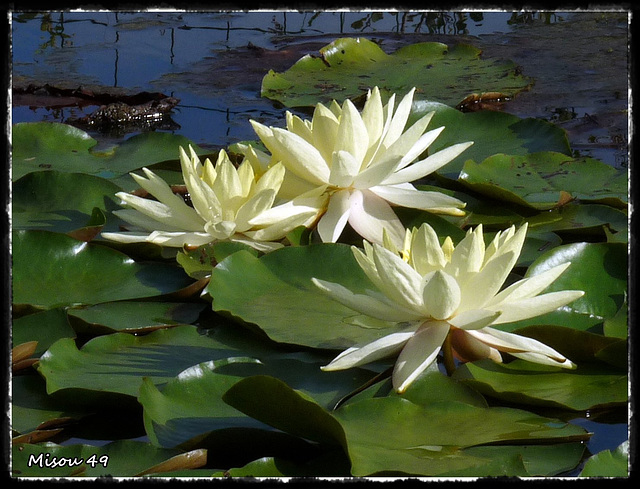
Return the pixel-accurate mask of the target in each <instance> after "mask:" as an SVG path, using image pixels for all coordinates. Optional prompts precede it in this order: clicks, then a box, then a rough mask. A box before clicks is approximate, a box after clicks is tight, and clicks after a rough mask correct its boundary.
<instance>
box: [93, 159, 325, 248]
mask: <svg viewBox="0 0 640 489" xmlns="http://www.w3.org/2000/svg"><path fill="white" fill-rule="evenodd" d="M189 149H190V155H187V153H186V152H185V151H184V149H183V148H180V164H181V166H182V176H183V179H184V183H185V185H186V187H187V191H188V193H189V196H190V198H191V202H192V204H193V207H191V206H189V205H187V204H186V203H185V201H184V199H183V198H182V197H180V196H178V195H175V194H174V193H173V191H172V190H171V187H170V186H169V185H168V184H167V183H166V182H165V181H164V180H162V179H161V178H160V177H158V176H157V175H156V174H155V173H153V172H152V171H150V170H148V169H147V168H143V171H144V173H145V176H146V178H145V177H143V176H140V175H135V174H131V176H132V177H133V178H134V179H135V180H136V182H137V183H138V184H139V185H140V187H142V188H143V189H145V190H146V191H147V192H149V193H150V194H151V195H153V196H154V197H155V198H156V199H157V201H156V200H151V199H147V198H142V197H138V196H136V195H132V194H128V193H126V192H118V193H117V194H116V195H117V196H118V197H120V198H121V199H122V201H123V205H126V206H127V207H128V208H125V209H120V210H117V211H114V214H116V215H118V216H119V217H120V218H122V219H123V220H124V221H126V222H127V223H129V224H131V225H132V226H133V229H132V230H131V231H130V232H124V233H103V234H102V235H103V236H104V237H105V238H107V239H111V240H114V241H120V242H124V243H136V242H145V241H146V242H151V243H156V244H159V245H163V246H170V247H182V246H185V245H189V246H200V245H203V244H206V243H210V242H213V241H236V242H240V243H245V244H248V245H249V246H251V247H253V248H255V249H258V250H260V251H271V250H273V249H276V248H279V247H282V246H283V245H282V244H281V243H278V242H277V241H278V240H280V239H282V238H283V237H284V236H285V235H286V234H287V233H288V232H289V231H291V230H292V229H293V228H295V227H297V226H300V225H304V224H305V223H306V222H307V220H308V218H309V215H312V214H313V212H307V213H306V214H304V213H303V212H298V213H293V212H291V213H290V214H289V215H287V216H285V217H284V218H283V219H282V220H281V221H280V222H277V223H273V224H272V225H268V226H263V225H255V224H252V223H251V222H250V221H251V220H252V219H254V218H255V217H256V216H260V214H261V213H263V212H265V211H267V210H268V209H270V208H271V206H272V205H273V203H274V200H275V198H276V195H277V193H278V191H279V189H280V186H281V185H282V181H283V179H284V174H285V168H284V166H283V165H282V164H276V165H273V166H272V167H271V168H270V169H269V170H267V171H266V172H264V173H262V174H259V175H256V173H255V172H254V169H253V166H252V165H251V163H250V162H249V161H243V162H242V163H241V164H240V166H239V167H238V168H237V169H236V167H235V166H234V165H233V163H232V162H231V161H230V160H229V157H228V155H227V153H226V152H225V151H224V150H221V151H220V153H219V154H218V159H217V161H216V164H215V166H214V165H213V164H212V163H211V161H210V160H209V159H206V160H205V162H204V164H202V163H201V162H200V159H199V158H198V156H197V154H196V153H195V151H194V150H193V148H191V147H190V148H189Z"/></svg>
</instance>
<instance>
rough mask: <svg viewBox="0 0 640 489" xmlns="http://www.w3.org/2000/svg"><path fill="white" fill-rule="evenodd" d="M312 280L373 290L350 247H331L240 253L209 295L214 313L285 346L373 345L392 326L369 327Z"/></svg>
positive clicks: (218, 271) (219, 273) (221, 268)
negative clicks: (258, 254)
mask: <svg viewBox="0 0 640 489" xmlns="http://www.w3.org/2000/svg"><path fill="white" fill-rule="evenodd" d="M313 277H316V278H318V279H322V280H327V281H331V282H337V283H340V284H342V285H344V286H345V287H347V288H349V289H351V290H353V291H354V292H363V291H364V290H365V289H366V288H367V287H369V288H371V287H373V284H371V282H370V281H369V279H368V278H367V276H366V275H365V274H364V272H363V271H362V269H361V268H360V266H359V265H358V263H357V262H356V260H355V258H354V257H353V254H352V252H351V248H350V247H349V246H347V245H343V244H330V243H326V244H322V245H310V246H299V247H286V248H282V249H279V250H276V251H274V252H271V253H268V254H267V255H264V256H263V257H261V258H257V257H255V256H254V255H252V254H250V253H248V252H246V251H239V252H237V253H234V254H233V255H231V256H229V257H228V258H226V259H225V260H224V261H222V262H221V263H220V264H219V265H218V266H217V267H216V268H214V269H213V271H212V273H211V280H210V282H209V285H208V287H207V289H206V290H207V292H208V293H209V294H210V295H211V297H212V298H213V309H214V310H215V311H225V312H228V313H231V314H232V315H234V316H238V317H240V318H241V319H242V320H243V321H245V322H247V323H251V324H254V325H257V326H258V327H259V328H260V329H261V330H262V331H264V332H265V333H266V334H267V335H268V336H269V337H270V338H271V339H272V340H275V341H277V342H281V343H291V344H296V345H304V346H309V347H313V348H333V349H343V348H347V347H349V346H352V345H353V344H354V343H356V342H359V341H371V340H373V339H375V338H377V337H379V336H380V335H381V334H380V331H379V329H378V328H380V327H385V326H389V325H388V324H385V323H381V322H380V321H374V322H367V321H368V319H367V318H366V317H363V316H361V315H358V314H357V313H356V312H355V311H353V310H352V309H350V308H348V307H345V306H343V305H342V304H340V303H338V302H336V301H334V300H333V299H331V298H330V297H328V296H327V295H325V294H324V293H322V292H321V291H320V290H319V289H318V288H317V287H316V286H315V285H314V284H313V282H311V279H312V278H313ZM248 283H250V284H251V287H247V284H248ZM356 323H358V324H361V325H356Z"/></svg>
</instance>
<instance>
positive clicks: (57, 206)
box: [11, 171, 121, 233]
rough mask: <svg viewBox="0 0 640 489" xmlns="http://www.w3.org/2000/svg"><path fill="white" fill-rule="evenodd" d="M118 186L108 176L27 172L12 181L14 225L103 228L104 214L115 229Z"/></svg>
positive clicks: (63, 229) (64, 230)
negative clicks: (106, 177)
mask: <svg viewBox="0 0 640 489" xmlns="http://www.w3.org/2000/svg"><path fill="white" fill-rule="evenodd" d="M120 190H121V189H120V187H118V186H117V185H115V184H114V183H112V182H111V181H109V180H105V179H104V178H100V177H96V176H93V175H87V174H83V173H64V172H58V171H39V172H33V173H29V174H27V175H25V176H24V177H22V178H20V179H19V180H18V181H16V182H15V183H14V184H13V201H12V209H11V210H12V218H13V221H12V225H13V229H16V230H17V229H45V230H48V231H56V232H61V233H67V232H71V231H75V230H79V229H80V228H85V227H87V226H92V227H95V226H98V227H99V228H100V229H102V228H103V227H104V226H105V224H106V221H105V220H104V219H105V214H106V216H108V217H107V220H108V221H109V222H110V223H112V225H111V226H110V229H112V230H117V224H116V221H118V220H117V219H115V218H113V216H112V214H111V211H112V210H114V209H118V208H119V206H118V202H119V199H118V198H117V197H116V196H115V194H116V192H119V191H120ZM100 210H102V211H104V213H101V212H100ZM96 219H97V220H96Z"/></svg>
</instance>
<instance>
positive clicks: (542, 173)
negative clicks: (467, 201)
mask: <svg viewBox="0 0 640 489" xmlns="http://www.w3.org/2000/svg"><path fill="white" fill-rule="evenodd" d="M460 181H462V182H463V183H464V184H465V185H467V186H468V187H469V188H470V189H471V190H473V191H475V192H478V193H481V194H484V195H486V196H487V197H490V198H493V199H497V200H502V201H506V202H511V203H514V204H518V205H522V206H526V207H531V208H533V209H536V210H548V209H553V208H554V207H558V206H560V205H562V204H563V203H566V202H568V201H570V200H572V199H580V200H581V201H584V202H595V203H608V204H612V205H615V206H617V207H626V203H627V194H628V191H629V180H628V175H627V173H626V172H621V171H619V170H616V169H615V168H613V167H612V166H610V165H607V164H605V163H603V162H601V161H599V160H595V159H593V158H570V157H568V156H566V155H564V154H560V153H552V152H548V151H545V152H541V153H533V154H529V155H524V156H517V155H506V154H497V155H494V156H491V157H490V158H487V159H486V160H484V161H482V163H476V162H474V161H472V160H467V162H466V163H465V164H464V167H463V169H462V172H461V173H460Z"/></svg>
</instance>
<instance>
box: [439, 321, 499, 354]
mask: <svg viewBox="0 0 640 489" xmlns="http://www.w3.org/2000/svg"><path fill="white" fill-rule="evenodd" d="M449 334H450V335H451V347H452V349H453V352H454V354H455V355H456V357H458V359H459V360H460V361H461V362H473V361H475V360H481V359H483V358H488V359H490V360H493V361H494V362H496V363H502V355H500V352H499V351H498V350H496V349H495V348H493V347H492V346H489V345H487V344H485V343H483V342H482V341H478V340H477V339H475V338H474V337H473V336H471V335H469V334H467V333H466V332H465V331H463V330H461V329H456V328H453V329H451V332H450V333H449Z"/></svg>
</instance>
